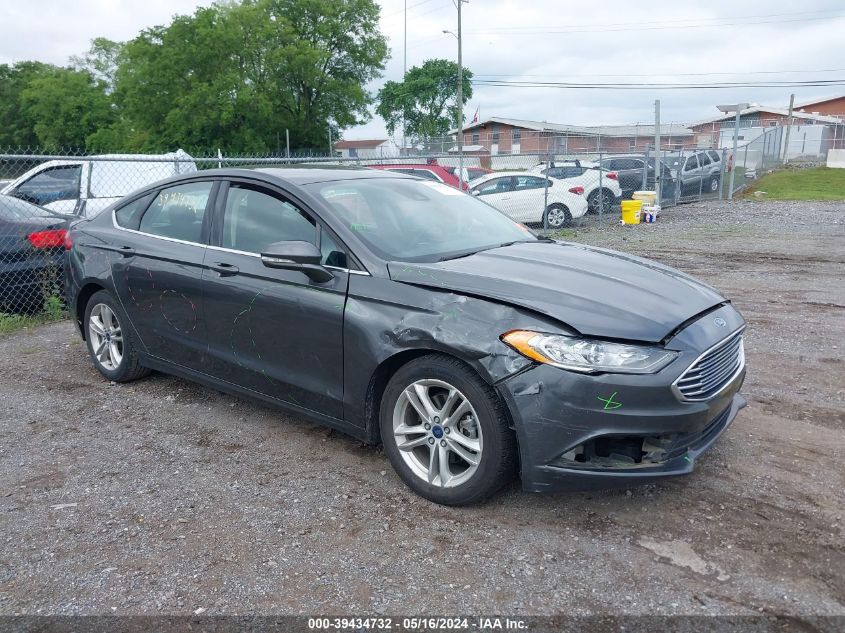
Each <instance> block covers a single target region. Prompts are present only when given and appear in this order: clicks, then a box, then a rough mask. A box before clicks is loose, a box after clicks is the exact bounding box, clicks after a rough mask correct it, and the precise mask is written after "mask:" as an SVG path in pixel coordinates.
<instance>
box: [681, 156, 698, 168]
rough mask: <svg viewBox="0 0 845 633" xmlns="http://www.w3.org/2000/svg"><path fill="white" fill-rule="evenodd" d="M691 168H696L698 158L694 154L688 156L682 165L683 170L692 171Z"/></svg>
mask: <svg viewBox="0 0 845 633" xmlns="http://www.w3.org/2000/svg"><path fill="white" fill-rule="evenodd" d="M693 169H698V159H697V158H696V157H695V156H690V157H689V158H687V162H686V164H685V165H684V171H692V170H693Z"/></svg>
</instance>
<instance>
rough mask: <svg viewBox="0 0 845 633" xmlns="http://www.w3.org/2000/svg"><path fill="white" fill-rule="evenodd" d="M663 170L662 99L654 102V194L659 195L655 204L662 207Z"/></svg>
mask: <svg viewBox="0 0 845 633" xmlns="http://www.w3.org/2000/svg"><path fill="white" fill-rule="evenodd" d="M662 176H663V170H662V169H661V168H660V99H657V100H655V102H654V193H656V194H657V197H656V198H655V201H654V203H655V204H656V205H657V206H660V189H661V188H662V187H661V185H662V183H661V180H663V178H662Z"/></svg>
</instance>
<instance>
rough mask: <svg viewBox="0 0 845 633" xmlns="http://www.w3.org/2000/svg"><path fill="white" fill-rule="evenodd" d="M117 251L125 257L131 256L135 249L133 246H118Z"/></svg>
mask: <svg viewBox="0 0 845 633" xmlns="http://www.w3.org/2000/svg"><path fill="white" fill-rule="evenodd" d="M115 251H116V252H118V253H120V254H121V255H123V256H124V257H130V256H132V255H134V254H135V249H134V248H132V247H131V246H118V247H117V248H116V249H115Z"/></svg>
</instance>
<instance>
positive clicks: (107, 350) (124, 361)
mask: <svg viewBox="0 0 845 633" xmlns="http://www.w3.org/2000/svg"><path fill="white" fill-rule="evenodd" d="M84 323H85V343H86V345H87V347H88V354H89V355H90V356H91V360H92V361H93V362H94V366H95V367H96V368H97V371H99V372H100V373H101V374H102V375H103V376H104V377H105V378H107V379H109V380H113V381H114V382H129V381H131V380H137V379H138V378H143V377H144V376H146V375H148V374H149V373H150V370H149V369H147V368H146V367H143V366H142V365H141V363H140V361H139V359H138V348H137V344H136V342H135V338H134V337H133V336H132V333H131V332H130V331H129V329H128V328H127V327H126V325H127V319H126V316H125V315H124V313H123V311H122V310H121V309H120V306H118V304H117V301H115V300H114V298H113V297H112V296H111V295H110V294H109V293H108V292H106V291H105V290H100V291H99V292H95V293H94V294H93V295H92V296H91V298H90V299H89V300H88V305H87V306H86V307H85V321H84Z"/></svg>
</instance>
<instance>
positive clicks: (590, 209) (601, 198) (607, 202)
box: [587, 188, 616, 214]
mask: <svg viewBox="0 0 845 633" xmlns="http://www.w3.org/2000/svg"><path fill="white" fill-rule="evenodd" d="M599 202H601V206H600V205H599ZM614 204H616V196H614V195H613V192H612V191H611V190H610V189H604V188H602V189H596V190H595V191H593V193H591V194H590V197H589V198H587V213H593V214H598V213H599V210H600V209H601V212H602V213H603V214H604V213H610V212H611V211H613V205H614Z"/></svg>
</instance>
